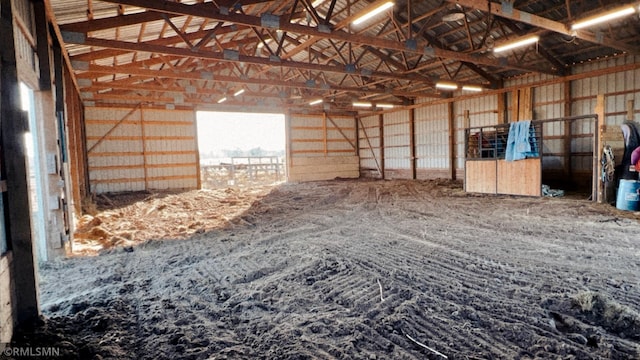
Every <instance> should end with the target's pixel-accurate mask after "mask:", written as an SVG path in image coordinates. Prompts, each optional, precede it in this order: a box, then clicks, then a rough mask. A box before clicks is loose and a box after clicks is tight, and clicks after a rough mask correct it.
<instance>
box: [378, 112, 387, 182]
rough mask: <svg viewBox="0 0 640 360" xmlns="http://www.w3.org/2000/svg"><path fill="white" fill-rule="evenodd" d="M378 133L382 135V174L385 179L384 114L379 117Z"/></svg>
mask: <svg viewBox="0 0 640 360" xmlns="http://www.w3.org/2000/svg"><path fill="white" fill-rule="evenodd" d="M378 129H379V130H378V131H379V134H380V173H381V175H382V178H383V179H385V178H386V176H385V174H384V173H385V164H384V114H380V115H378Z"/></svg>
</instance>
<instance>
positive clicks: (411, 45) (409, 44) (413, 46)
mask: <svg viewBox="0 0 640 360" xmlns="http://www.w3.org/2000/svg"><path fill="white" fill-rule="evenodd" d="M404 46H405V47H406V48H407V49H409V50H411V51H416V50H418V41H417V40H416V39H407V41H405V43H404Z"/></svg>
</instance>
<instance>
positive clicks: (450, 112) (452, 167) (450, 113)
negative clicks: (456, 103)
mask: <svg viewBox="0 0 640 360" xmlns="http://www.w3.org/2000/svg"><path fill="white" fill-rule="evenodd" d="M447 118H448V127H449V176H450V177H451V180H455V179H456V160H457V155H456V144H455V142H456V129H455V127H456V126H455V125H456V114H455V112H454V108H453V102H450V103H449V104H448V105H447Z"/></svg>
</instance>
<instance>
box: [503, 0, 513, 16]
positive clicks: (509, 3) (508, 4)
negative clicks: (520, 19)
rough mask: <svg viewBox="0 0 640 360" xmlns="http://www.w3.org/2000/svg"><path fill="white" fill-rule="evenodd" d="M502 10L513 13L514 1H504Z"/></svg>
mask: <svg viewBox="0 0 640 360" xmlns="http://www.w3.org/2000/svg"><path fill="white" fill-rule="evenodd" d="M502 12H503V13H505V14H507V15H513V2H512V1H502Z"/></svg>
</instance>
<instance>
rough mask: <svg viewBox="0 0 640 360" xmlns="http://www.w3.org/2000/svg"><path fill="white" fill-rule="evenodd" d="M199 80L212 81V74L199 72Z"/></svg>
mask: <svg viewBox="0 0 640 360" xmlns="http://www.w3.org/2000/svg"><path fill="white" fill-rule="evenodd" d="M200 78H201V79H202V80H213V73H212V72H208V71H201V72H200Z"/></svg>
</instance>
